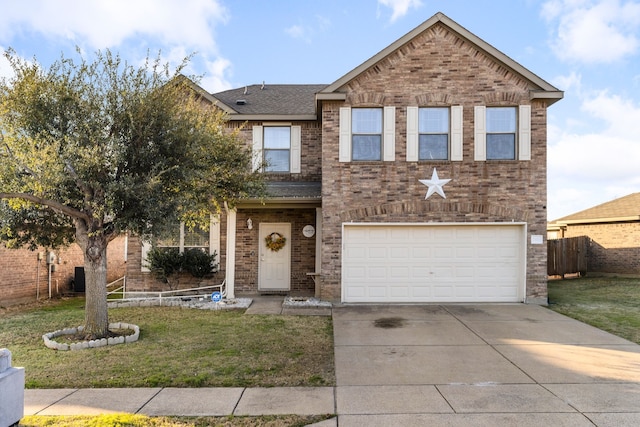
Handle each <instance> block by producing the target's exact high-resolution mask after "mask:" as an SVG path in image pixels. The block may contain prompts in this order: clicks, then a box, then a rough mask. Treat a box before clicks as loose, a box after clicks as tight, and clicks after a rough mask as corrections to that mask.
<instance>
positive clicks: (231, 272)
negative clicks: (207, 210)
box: [224, 203, 236, 298]
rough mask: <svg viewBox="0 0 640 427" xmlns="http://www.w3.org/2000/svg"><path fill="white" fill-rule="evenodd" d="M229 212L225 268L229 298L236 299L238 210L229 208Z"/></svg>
mask: <svg viewBox="0 0 640 427" xmlns="http://www.w3.org/2000/svg"><path fill="white" fill-rule="evenodd" d="M224 207H225V210H226V212H227V262H226V268H225V274H226V280H227V298H235V282H236V209H235V208H233V209H231V208H229V207H228V206H227V205H226V203H225V206H224Z"/></svg>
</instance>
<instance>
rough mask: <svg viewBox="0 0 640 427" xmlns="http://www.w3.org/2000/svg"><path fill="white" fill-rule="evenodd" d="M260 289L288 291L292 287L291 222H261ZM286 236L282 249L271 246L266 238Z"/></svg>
mask: <svg viewBox="0 0 640 427" xmlns="http://www.w3.org/2000/svg"><path fill="white" fill-rule="evenodd" d="M259 234H260V242H259V243H260V262H259V263H258V290H260V291H288V290H289V289H290V288H291V224H289V223H285V222H277V223H260V233H259ZM279 236H282V237H284V239H285V243H284V246H283V247H282V248H281V249H278V250H275V249H277V248H269V247H268V246H267V241H266V239H267V238H269V239H272V238H275V239H278V238H279Z"/></svg>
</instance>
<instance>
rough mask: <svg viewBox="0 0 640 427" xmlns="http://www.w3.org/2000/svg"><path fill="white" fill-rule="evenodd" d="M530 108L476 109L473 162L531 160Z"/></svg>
mask: <svg viewBox="0 0 640 427" xmlns="http://www.w3.org/2000/svg"><path fill="white" fill-rule="evenodd" d="M531 132H532V128H531V105H520V106H518V107H485V106H484V105H477V106H475V107H474V138H473V140H474V159H475V160H477V161H485V160H516V159H517V160H521V161H527V160H531Z"/></svg>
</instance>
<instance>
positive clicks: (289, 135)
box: [253, 123, 302, 173]
mask: <svg viewBox="0 0 640 427" xmlns="http://www.w3.org/2000/svg"><path fill="white" fill-rule="evenodd" d="M301 153H302V127H301V126H295V125H293V126H292V125H291V124H290V123H273V124H271V123H269V124H265V125H263V126H253V168H254V170H259V171H262V172H272V173H301Z"/></svg>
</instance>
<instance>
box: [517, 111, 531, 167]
mask: <svg viewBox="0 0 640 427" xmlns="http://www.w3.org/2000/svg"><path fill="white" fill-rule="evenodd" d="M518 121H519V123H518V160H531V105H521V106H520V112H519V114H518Z"/></svg>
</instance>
